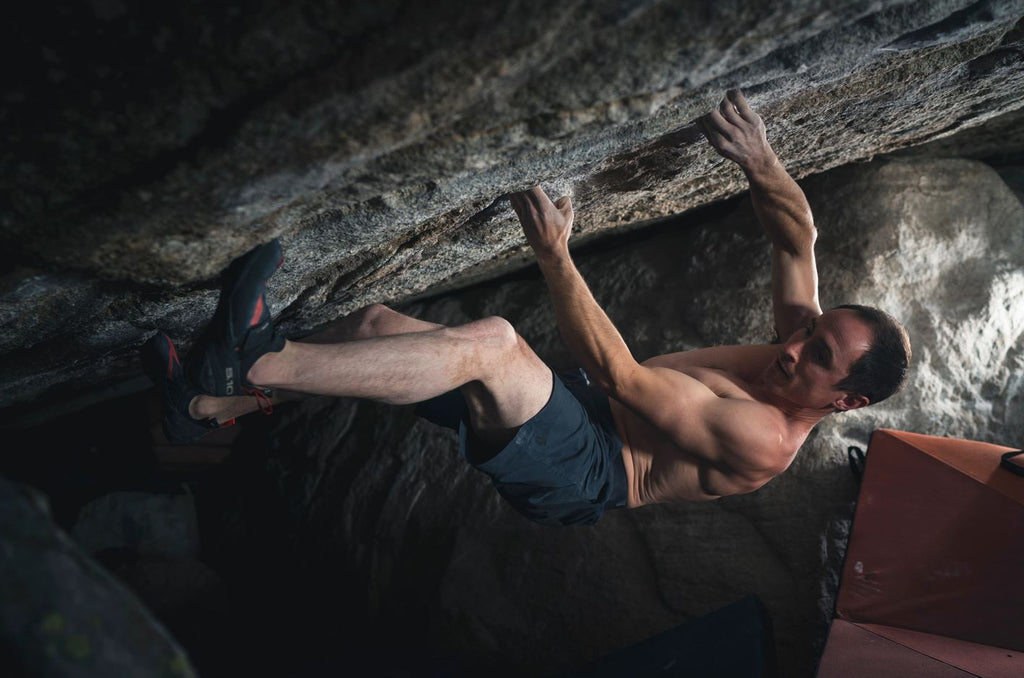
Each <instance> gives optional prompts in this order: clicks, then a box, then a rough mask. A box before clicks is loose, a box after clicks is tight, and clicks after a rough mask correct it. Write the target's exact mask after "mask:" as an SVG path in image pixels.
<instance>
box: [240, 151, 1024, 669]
mask: <svg viewBox="0 0 1024 678" xmlns="http://www.w3.org/2000/svg"><path fill="white" fill-rule="evenodd" d="M803 186H804V188H805V190H806V192H807V194H808V198H809V200H810V202H811V205H812V208H813V210H814V213H815V216H816V223H817V226H818V228H819V240H818V247H817V253H818V262H819V270H820V274H821V275H820V277H821V299H822V304H823V305H824V306H825V307H826V308H827V307H829V306H833V305H837V304H841V303H865V304H871V305H877V306H880V307H882V308H885V309H887V310H889V311H890V312H891V313H893V314H894V315H896V316H897V317H899V318H901V319H902V320H903V321H904V323H905V324H906V326H907V327H908V329H909V331H910V334H911V337H912V341H913V344H914V352H915V360H914V363H913V366H912V375H911V379H910V383H909V386H908V387H907V389H906V390H905V391H904V392H903V393H902V394H900V395H898V396H895V397H893V398H892V399H891V400H889V401H887V402H885V403H881V404H879V405H877V406H875V407H871V408H868V409H867V410H863V411H858V412H854V413H849V414H845V415H840V416H834V417H831V418H829V419H827V420H825V421H824V422H823V423H822V424H821V425H820V426H818V427H817V429H815V431H814V432H813V433H812V435H811V436H810V437H809V439H808V441H807V442H806V444H805V445H804V446H803V448H802V450H801V452H800V453H799V454H798V456H797V458H796V460H795V461H794V463H793V464H792V466H791V467H790V468H789V469H788V470H787V471H786V472H785V473H784V474H782V475H781V476H779V477H777V478H776V479H774V480H773V481H771V482H770V483H769V484H767V485H766V486H765V487H763V488H762V489H760V490H759V491H757V492H755V493H753V494H750V495H744V496H737V497H731V498H726V499H722V500H720V501H717V502H710V503H694V504H687V505H683V504H681V505H663V506H651V507H644V508H642V509H638V510H634V511H613V512H610V513H609V514H607V515H606V516H605V517H604V518H602V519H601V521H600V522H599V523H598V524H597V525H596V526H594V527H586V528H548V527H541V526H537V525H533V524H531V523H529V522H527V521H526V520H525V519H523V518H521V517H520V516H519V515H518V514H517V513H515V511H514V510H513V509H511V508H510V507H509V506H508V505H507V504H506V503H504V501H503V500H502V499H501V498H500V497H499V496H498V494H497V493H496V492H495V491H494V490H493V489H492V487H491V486H490V483H489V481H488V480H487V479H486V477H484V476H483V475H482V474H479V473H477V472H476V471H474V470H473V469H472V468H470V467H469V466H468V465H467V464H466V463H465V462H464V461H463V460H462V459H460V458H459V456H458V454H457V452H456V441H455V436H454V434H453V433H451V432H449V431H447V430H445V429H440V428H437V427H434V426H432V425H431V424H428V423H426V422H423V421H418V420H416V418H415V416H414V413H413V411H412V408H393V407H387V406H383V405H377V404H374V403H370V402H365V401H354V400H333V399H314V400H310V401H306V402H303V403H300V404H297V405H296V406H294V407H290V408H289V407H285V408H281V412H280V413H279V417H276V418H270V419H267V418H262V417H257V418H256V421H255V422H254V424H255V425H256V426H257V427H260V428H258V429H257V430H256V431H255V432H252V431H250V433H249V438H248V442H247V445H246V446H244V447H245V449H246V455H251V454H253V453H254V452H255V451H256V450H254V449H253V448H254V447H255V448H257V449H259V447H260V446H261V445H262V455H261V458H262V459H263V460H264V461H263V462H256V463H265V472H266V478H267V479H266V480H263V481H262V482H261V483H260V485H261V486H264V487H266V486H273V487H275V488H276V490H275V491H274V492H273V493H272V495H273V500H271V499H268V498H264V499H262V500H261V502H260V505H261V506H265V505H271V504H275V503H276V504H280V505H283V506H286V507H287V508H286V509H283V510H282V513H283V514H285V515H286V516H287V518H285V520H286V521H287V522H288V524H289V527H287V528H284V529H283V530H282V531H283V532H285V533H287V534H288V535H289V541H287V542H286V544H287V547H286V548H285V549H284V550H286V551H287V552H288V553H289V554H294V555H291V556H289V559H290V560H293V561H296V562H301V563H307V564H310V565H309V566H308V567H309V569H308V571H307V570H303V572H307V576H305V577H303V579H304V580H305V581H307V585H308V587H309V592H310V593H309V596H308V598H309V599H308V600H306V601H305V602H304V605H307V606H309V607H304V608H303V609H304V611H305V613H306V614H308V615H309V616H311V617H316V616H317V614H318V612H317V611H318V610H320V612H322V613H324V614H334V615H336V616H335V617H333V618H334V619H336V620H337V619H342V620H346V619H347V623H348V624H350V625H352V626H354V627H358V628H359V629H360V632H361V633H363V634H365V636H364V637H361V640H360V643H363V644H365V646H366V647H375V646H379V647H381V648H385V650H386V652H385V653H384V656H385V657H386V658H385V659H381V660H380V661H383V662H385V663H386V662H388V661H393V662H396V663H400V662H402V661H407V662H410V663H411V662H413V661H414V660H413V659H408V658H409V657H413V658H418V659H415V661H419V660H422V659H424V658H427V657H431V656H433V657H458V658H459V666H460V667H461V668H463V669H466V670H467V672H468V673H469V674H470V675H472V674H473V673H474V672H477V673H486V674H487V675H506V674H507V675H542V674H543V675H547V674H550V673H556V674H557V673H558V672H560V671H566V670H570V669H573V668H577V667H579V666H581V665H583V664H585V663H586V662H588V661H590V660H592V659H594V658H596V657H597V656H599V655H600V654H602V653H605V652H608V651H610V650H613V649H616V648H619V647H623V646H626V645H629V644H632V643H635V642H638V641H640V640H643V639H645V638H648V637H650V636H652V635H655V634H657V633H659V632H661V631H664V630H666V629H668V628H671V627H673V626H675V625H676V624H679V623H681V622H682V621H683V620H685V619H687V618H689V617H692V616H696V615H702V614H705V613H708V612H710V611H712V610H715V609H718V608H720V607H723V606H725V605H727V604H729V603H731V602H734V601H736V600H738V599H740V598H742V597H743V596H745V595H747V594H750V593H754V594H757V595H758V596H759V597H760V599H761V600H762V601H763V602H764V603H765V604H766V606H767V608H768V610H769V613H770V615H771V617H772V620H773V622H774V626H775V637H776V642H777V646H778V650H779V659H780V665H781V674H780V675H785V676H811V675H813V673H814V668H815V665H816V662H817V660H818V657H819V656H820V652H821V650H822V648H823V645H824V640H825V636H826V633H827V628H828V622H829V620H830V619H831V617H832V612H833V604H834V596H835V592H836V589H837V585H838V578H839V572H840V569H841V566H842V560H843V556H844V553H845V549H846V539H847V536H848V532H849V527H850V520H851V518H852V516H853V511H854V502H855V499H856V496H857V489H858V487H857V483H856V481H855V479H854V477H853V475H852V474H851V472H850V469H849V468H848V463H847V458H846V451H847V447H848V446H850V445H858V446H860V447H861V448H864V449H866V446H867V442H868V438H869V435H870V433H871V431H873V430H874V429H876V428H879V427H889V428H897V429H904V430H910V431H917V432H922V433H928V434H934V435H947V436H955V437H966V438H973V439H978V440H986V441H991V442H997V443H1001V444H1009V445H1013V444H1019V442H1020V441H1021V440H1022V439H1024V304H1022V303H1021V299H1022V298H1024V205H1022V204H1021V202H1020V201H1019V200H1018V199H1017V198H1016V197H1015V195H1014V194H1013V192H1012V191H1011V190H1010V189H1009V188H1008V187H1007V185H1006V184H1005V183H1004V182H1003V181H1002V180H1001V179H1000V177H999V175H998V174H997V173H996V172H995V171H993V170H992V169H991V168H990V167H988V166H987V165H984V164H982V163H980V162H977V161H970V160H928V159H914V160H907V159H886V160H879V161H875V162H872V163H869V164H861V165H853V166H849V167H843V168H839V169H836V170H833V171H830V172H826V173H824V174H821V175H818V176H815V177H812V178H810V179H807V180H805V181H804V182H803ZM583 216H584V217H585V216H586V212H584V213H583ZM769 252H770V246H769V244H768V243H767V241H766V239H765V238H764V237H763V235H762V234H761V231H760V227H759V226H758V225H757V223H756V220H755V218H754V215H753V211H752V209H751V207H750V204H749V201H748V200H746V199H741V200H739V201H732V202H729V203H727V204H726V205H725V206H724V207H719V208H715V209H713V210H711V211H709V210H705V211H703V212H702V213H700V214H699V215H697V216H696V217H695V218H693V219H690V220H689V221H688V222H686V223H683V224H679V223H676V224H669V225H665V226H662V227H659V228H657V229H651V230H649V231H647V232H645V233H644V234H632V235H631V236H629V237H628V238H624V239H622V240H621V241H620V242H618V244H616V245H615V246H614V247H611V248H607V249H603V250H601V251H595V252H591V253H587V252H583V253H578V254H577V257H576V258H577V261H578V263H579V266H580V268H581V270H582V271H583V273H584V276H585V277H586V278H587V280H588V282H589V283H590V284H591V286H592V288H593V291H594V294H595V296H596V298H597V299H598V301H599V302H600V303H602V304H603V305H604V307H605V308H606V309H607V311H608V313H609V315H610V316H611V318H612V319H613V320H614V321H615V322H616V324H617V326H618V327H619V328H620V330H621V331H622V333H623V336H624V338H625V339H626V341H627V343H628V344H629V345H630V347H631V348H632V350H633V351H634V353H635V355H637V356H638V357H640V358H645V357H648V356H651V355H654V354H658V353H665V352H670V351H678V350H685V349H690V348H696V347H700V346H705V345H711V344H722V343H749V342H763V341H768V340H770V339H771V331H770V327H771V322H772V321H771V311H770V291H769V290H770V262H769ZM411 308H412V310H413V311H414V312H415V313H416V314H418V315H420V316H421V317H423V318H424V319H427V320H432V321H437V322H445V323H449V324H455V323H461V322H464V321H467V320H470V319H473V318H478V317H481V316H484V315H489V314H504V315H505V316H506V317H508V318H509V319H510V320H511V321H512V322H513V324H514V325H515V326H516V328H517V330H518V331H519V332H520V333H521V334H522V335H523V336H524V337H525V338H526V339H527V340H528V341H529V342H530V344H531V345H532V346H534V347H535V348H536V349H537V350H538V351H539V353H540V354H541V355H542V357H544V358H545V359H546V360H548V361H549V363H551V364H552V365H554V366H556V367H557V368H569V367H571V366H572V362H571V358H570V356H569V355H568V354H567V352H566V350H565V348H564V346H563V345H562V344H561V342H560V341H559V339H558V336H557V330H556V328H555V323H554V317H553V313H552V311H551V308H550V304H549V303H548V302H547V300H546V292H545V289H544V285H543V283H542V282H541V281H540V280H538V279H537V278H536V277H535V273H532V272H531V273H530V274H528V275H523V274H520V275H517V276H513V277H510V278H507V279H505V280H503V281H500V282H493V283H489V284H485V285H480V286H477V287H475V288H473V289H470V290H466V291H464V292H460V293H458V294H454V295H448V296H443V297H440V298H438V299H435V300H431V301H426V302H422V303H419V304H416V305H414V306H412V307H411ZM247 458H251V457H247ZM236 491H239V490H236ZM253 505H254V507H255V502H253ZM252 510H256V509H255V508H253V509H252ZM249 520H251V521H252V522H254V523H255V522H260V523H261V524H262V522H263V521H264V520H265V518H260V519H259V520H258V521H257V520H256V519H255V518H254V517H250V519H249ZM908 557H912V554H908ZM314 564H315V565H314ZM339 580H340V581H339ZM258 590H259V586H254V588H253V592H254V594H256V593H257V592H258ZM346 596H347V597H346ZM321 607H322V610H321V609H320V608H321ZM339 610H345V611H347V612H346V613H340V612H338V611H339ZM346 614H347V615H348V616H347V617H346V616H345V615H346ZM403 657H405V659H404V660H403V659H402V658H403Z"/></svg>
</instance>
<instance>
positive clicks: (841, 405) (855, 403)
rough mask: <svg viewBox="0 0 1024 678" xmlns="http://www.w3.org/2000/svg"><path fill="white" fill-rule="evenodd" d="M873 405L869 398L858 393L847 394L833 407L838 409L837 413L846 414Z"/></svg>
mask: <svg viewBox="0 0 1024 678" xmlns="http://www.w3.org/2000/svg"><path fill="white" fill-rule="evenodd" d="M870 404H871V401H870V400H868V397H867V396H862V395H858V394H856V393H847V394H846V395H844V396H843V397H842V398H839V399H838V400H836V401H835V402H834V403H832V407H834V408H835V409H836V412H846V411H847V410H859V409H860V408H862V407H867V406H868V405H870Z"/></svg>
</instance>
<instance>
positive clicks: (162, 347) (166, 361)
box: [142, 332, 235, 445]
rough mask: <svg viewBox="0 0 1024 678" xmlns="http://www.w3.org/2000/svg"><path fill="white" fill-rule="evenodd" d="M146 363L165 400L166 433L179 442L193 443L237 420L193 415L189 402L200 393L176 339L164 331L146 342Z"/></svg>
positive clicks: (144, 359) (150, 376)
mask: <svg viewBox="0 0 1024 678" xmlns="http://www.w3.org/2000/svg"><path fill="white" fill-rule="evenodd" d="M142 367H143V369H145V370H146V374H148V375H149V378H150V379H151V380H152V381H153V383H154V384H156V388H157V391H159V393H160V398H161V399H162V400H163V403H164V422H163V428H164V435H166V436H167V439H168V440H170V441H171V442H172V443H174V444H175V445H184V444H186V443H191V442H192V441H194V440H198V439H199V438H202V437H203V436H204V435H206V434H207V433H209V432H210V431H212V430H214V429H216V428H220V427H221V426H230V425H231V424H233V423H235V420H234V419H231V420H229V421H226V422H224V423H223V424H221V423H220V422H218V421H217V420H216V419H193V418H192V417H191V416H190V415H189V413H188V406H189V403H191V402H192V399H193V398H195V397H196V396H197V395H200V393H199V391H198V390H197V389H196V387H195V386H193V385H192V384H191V383H189V380H188V378H187V377H186V376H185V370H183V369H182V367H181V361H180V360H178V352H177V351H176V350H175V348H174V343H173V342H172V341H171V339H170V337H168V336H167V335H166V334H164V333H163V332H160V333H159V334H157V335H156V336H155V337H153V338H152V339H150V340H149V341H147V342H146V343H145V344H144V345H143V346H142Z"/></svg>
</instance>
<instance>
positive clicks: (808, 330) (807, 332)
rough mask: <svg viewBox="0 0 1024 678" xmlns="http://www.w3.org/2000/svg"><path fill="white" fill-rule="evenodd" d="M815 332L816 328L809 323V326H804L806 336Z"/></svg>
mask: <svg viewBox="0 0 1024 678" xmlns="http://www.w3.org/2000/svg"><path fill="white" fill-rule="evenodd" d="M813 333H814V328H812V327H811V326H810V325H808V326H807V327H805V328H804V336H808V337H809V336H811V335H812V334H813Z"/></svg>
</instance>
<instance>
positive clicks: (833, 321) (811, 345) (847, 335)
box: [764, 308, 874, 409]
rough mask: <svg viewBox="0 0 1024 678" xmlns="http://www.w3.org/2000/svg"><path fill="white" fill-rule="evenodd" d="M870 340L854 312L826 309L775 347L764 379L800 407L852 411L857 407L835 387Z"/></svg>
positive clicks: (778, 392) (844, 393) (868, 329)
mask: <svg viewBox="0 0 1024 678" xmlns="http://www.w3.org/2000/svg"><path fill="white" fill-rule="evenodd" d="M873 340H874V332H873V331H872V329H871V327H870V326H869V325H868V324H867V323H865V322H864V321H863V320H861V319H860V318H859V317H858V316H857V314H856V313H855V312H853V311H851V310H849V309H845V308H841V309H834V310H831V311H826V312H825V313H823V314H822V315H820V316H818V317H817V318H813V319H812V320H809V321H808V322H807V323H806V324H805V325H804V326H803V327H801V328H800V329H798V330H797V331H796V332H794V333H793V335H792V336H790V337H789V339H787V340H786V341H785V343H783V344H782V345H781V346H780V347H779V355H778V357H777V358H776V359H775V360H774V361H772V364H771V365H769V366H768V368H767V369H766V370H765V372H764V380H765V383H766V384H767V385H768V387H769V390H770V391H771V392H773V393H774V394H776V395H778V396H780V397H782V398H784V399H785V400H788V401H790V402H792V403H793V404H794V405H797V406H799V407H811V408H815V409H820V408H831V407H833V406H838V407H839V408H840V409H852V407H856V406H857V405H851V404H850V402H849V401H848V399H847V400H844V398H845V397H846V396H847V395H848V394H847V393H846V392H845V391H840V390H838V389H836V387H835V385H836V384H837V383H839V382H840V381H842V380H843V379H844V378H845V377H846V376H847V375H848V374H849V373H850V366H851V365H853V363H854V362H856V361H857V359H858V358H860V357H861V356H862V355H864V353H865V352H866V351H867V350H868V349H869V348H871V342H872V341H873ZM840 401H842V402H840ZM837 403H838V405H837ZM844 403H845V404H844Z"/></svg>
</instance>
